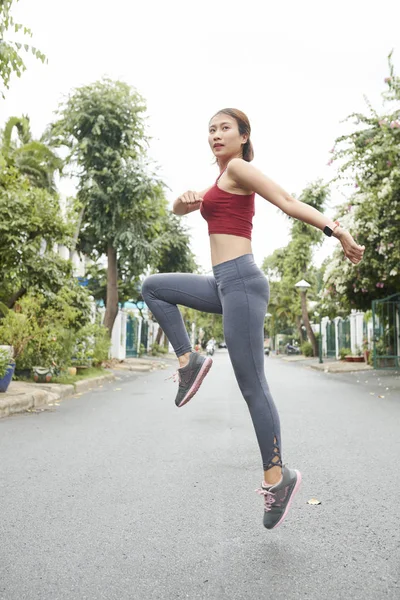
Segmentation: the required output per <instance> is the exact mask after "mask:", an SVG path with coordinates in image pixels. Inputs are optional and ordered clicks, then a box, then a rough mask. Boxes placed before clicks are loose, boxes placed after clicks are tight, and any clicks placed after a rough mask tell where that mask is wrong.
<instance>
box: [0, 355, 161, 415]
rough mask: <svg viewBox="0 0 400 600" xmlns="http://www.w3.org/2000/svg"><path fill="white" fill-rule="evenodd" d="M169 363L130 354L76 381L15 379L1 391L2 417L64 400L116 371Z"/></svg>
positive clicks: (144, 369) (112, 376)
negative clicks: (99, 372) (103, 371)
mask: <svg viewBox="0 0 400 600" xmlns="http://www.w3.org/2000/svg"><path fill="white" fill-rule="evenodd" d="M167 367H168V365H167V363H166V362H164V361H162V360H160V359H159V358H153V357H149V358H127V359H125V360H124V361H122V362H120V361H112V363H111V369H112V370H110V371H109V372H108V373H106V374H105V375H101V376H100V377H92V378H88V379H81V380H80V381H76V382H75V383H73V384H68V385H66V384H61V383H35V382H34V381H32V382H30V381H12V382H11V383H10V386H9V388H8V390H7V392H5V393H4V394H0V419H1V418H2V417H8V416H9V415H13V414H16V413H21V412H36V411H40V410H45V408H46V407H48V406H53V405H54V404H58V403H59V402H60V400H64V399H65V398H70V397H71V396H74V395H76V394H79V395H80V394H82V393H83V392H88V391H90V390H92V389H94V388H97V387H102V386H103V384H104V383H106V382H107V381H114V380H115V379H117V377H116V375H115V374H114V373H113V371H119V370H121V371H135V372H139V373H143V372H148V371H153V370H154V369H166V368H167Z"/></svg>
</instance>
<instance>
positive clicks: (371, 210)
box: [324, 56, 400, 309]
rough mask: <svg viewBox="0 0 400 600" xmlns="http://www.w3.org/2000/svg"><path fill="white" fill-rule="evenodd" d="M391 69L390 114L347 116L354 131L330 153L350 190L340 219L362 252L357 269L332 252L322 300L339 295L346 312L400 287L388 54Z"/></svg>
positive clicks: (399, 82) (398, 103) (399, 143)
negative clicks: (348, 183) (362, 248)
mask: <svg viewBox="0 0 400 600" xmlns="http://www.w3.org/2000/svg"><path fill="white" fill-rule="evenodd" d="M389 68H390V77H386V79H385V83H386V92H384V94H383V98H384V100H385V106H387V105H390V108H391V111H390V112H388V113H387V114H385V115H378V113H377V112H376V111H375V110H374V109H373V108H372V107H371V106H370V105H368V106H369V110H370V114H369V115H363V114H353V115H350V117H349V119H350V118H354V119H355V121H356V125H357V126H358V127H357V129H356V130H355V131H354V132H353V133H351V134H350V135H346V136H342V137H340V138H339V139H337V140H336V143H335V152H334V155H333V156H334V158H333V159H334V160H335V161H337V162H338V163H339V177H340V178H341V179H345V180H347V182H350V183H351V185H352V187H353V192H352V195H351V197H350V198H349V200H348V201H346V203H345V204H344V205H343V206H341V207H340V209H339V212H340V215H338V217H339V220H340V222H341V224H342V225H343V226H344V227H345V228H346V229H348V230H349V231H350V232H351V233H352V234H353V236H354V237H355V239H356V241H357V242H358V243H359V244H361V245H365V247H366V248H365V253H364V258H363V260H362V261H361V263H360V264H359V265H357V266H353V265H352V264H351V263H350V262H343V252H342V249H341V247H340V246H338V247H337V248H336V249H335V251H334V254H333V257H332V259H331V260H330V261H329V264H327V267H326V270H325V274H324V284H325V288H326V290H328V292H327V293H326V294H325V297H326V298H330V299H334V298H335V297H336V298H339V297H341V300H342V301H344V302H345V303H346V302H347V303H348V306H349V307H350V308H360V309H365V308H368V307H370V306H371V301H372V300H374V299H376V298H381V297H385V296H389V295H390V294H393V293H395V292H397V291H398V290H399V289H400V266H399V265H400V78H399V77H397V76H396V75H395V73H394V69H393V65H392V63H391V56H389ZM354 190H355V191H354Z"/></svg>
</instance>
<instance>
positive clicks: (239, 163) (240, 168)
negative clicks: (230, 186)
mask: <svg viewBox="0 0 400 600" xmlns="http://www.w3.org/2000/svg"><path fill="white" fill-rule="evenodd" d="M248 167H250V163H248V162H246V161H245V160H243V158H232V160H230V161H229V163H228V166H227V168H226V172H227V173H228V175H231V176H234V175H237V174H238V173H239V174H240V173H243V172H246V171H247V170H248Z"/></svg>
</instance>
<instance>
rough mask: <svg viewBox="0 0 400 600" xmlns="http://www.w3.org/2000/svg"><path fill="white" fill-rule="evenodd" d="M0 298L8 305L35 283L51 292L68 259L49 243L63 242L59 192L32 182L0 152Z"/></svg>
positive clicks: (65, 230) (67, 270) (66, 230)
mask: <svg viewBox="0 0 400 600" xmlns="http://www.w3.org/2000/svg"><path fill="white" fill-rule="evenodd" d="M1 166H2V168H1V169H0V214H1V219H0V301H1V302H4V303H5V304H6V305H7V306H8V307H9V308H12V307H13V306H14V305H15V303H16V302H17V301H18V300H19V299H20V298H21V297H22V296H24V295H25V294H26V292H27V291H28V290H31V289H35V290H37V291H42V292H44V293H52V292H56V291H57V290H59V289H61V287H62V286H63V285H64V284H65V281H66V279H68V277H70V275H71V263H70V262H69V261H65V260H63V259H62V258H61V257H60V256H59V254H58V253H57V252H54V251H53V248H54V246H55V245H57V244H63V243H68V239H69V236H70V227H69V225H68V224H66V223H65V222H64V220H63V219H62V217H61V215H60V207H59V201H58V197H57V196H55V195H54V194H51V193H49V192H48V191H47V190H45V189H40V188H35V187H32V186H31V185H30V183H29V181H28V179H27V178H25V177H23V176H21V174H20V173H19V172H18V170H17V169H15V168H13V167H7V166H6V165H5V164H4V159H2V157H1V155H0V167H1Z"/></svg>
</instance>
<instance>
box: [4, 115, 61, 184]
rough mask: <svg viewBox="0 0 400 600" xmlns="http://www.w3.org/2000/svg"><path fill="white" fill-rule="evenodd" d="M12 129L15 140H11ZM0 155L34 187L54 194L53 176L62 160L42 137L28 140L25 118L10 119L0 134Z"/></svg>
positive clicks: (26, 118)
mask: <svg viewBox="0 0 400 600" xmlns="http://www.w3.org/2000/svg"><path fill="white" fill-rule="evenodd" d="M14 130H16V132H17V140H15V139H14V138H13V133H14ZM0 152H1V154H2V155H3V157H4V159H5V161H6V164H7V165H8V166H13V167H15V168H17V169H18V170H19V171H20V172H21V173H22V174H23V175H25V176H26V177H28V179H29V181H30V182H31V184H32V185H33V186H35V187H39V188H44V189H46V190H48V191H49V192H51V193H55V191H56V186H55V181H54V176H55V174H56V172H60V173H61V170H62V167H63V161H62V160H61V159H60V158H59V157H58V156H57V155H56V154H55V153H54V152H53V150H52V149H51V148H50V147H49V146H48V145H46V143H45V138H44V136H42V138H41V139H40V140H34V139H32V133H31V129H30V121H29V117H27V116H23V117H10V118H9V119H8V121H7V123H6V125H5V127H4V130H3V132H2V139H1V146H0Z"/></svg>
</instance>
